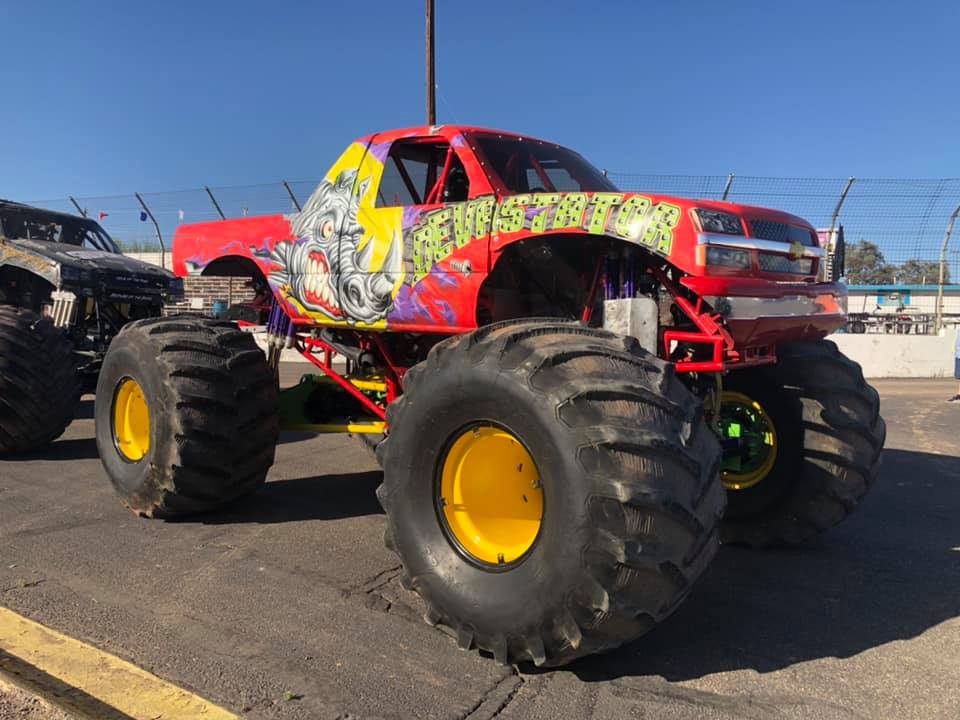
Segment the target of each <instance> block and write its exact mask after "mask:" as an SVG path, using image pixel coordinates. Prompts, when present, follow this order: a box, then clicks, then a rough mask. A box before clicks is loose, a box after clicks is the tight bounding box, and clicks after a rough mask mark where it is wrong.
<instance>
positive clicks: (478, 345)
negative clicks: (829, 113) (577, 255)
mask: <svg viewBox="0 0 960 720" xmlns="http://www.w3.org/2000/svg"><path fill="white" fill-rule="evenodd" d="M388 420H389V423H390V432H389V434H388V435H387V439H386V440H385V441H384V442H383V443H382V444H381V445H380V446H379V448H378V452H377V454H378V458H379V459H380V462H381V465H382V466H383V468H384V481H383V484H382V485H381V486H380V488H379V489H378V491H377V495H378V497H379V499H380V502H381V504H382V505H383V507H384V509H385V511H386V513H387V529H386V533H385V541H386V544H387V547H388V548H390V549H391V550H394V551H395V552H396V553H397V554H398V555H399V556H400V558H401V560H402V561H403V574H402V576H401V577H402V580H403V584H404V585H405V586H406V587H408V588H412V589H414V590H416V591H417V592H418V593H419V594H420V595H421V596H422V597H423V599H424V601H425V602H426V605H427V611H426V618H425V619H426V620H427V622H429V623H431V624H440V625H442V626H445V627H447V628H449V629H450V630H452V632H453V633H454V634H455V635H456V637H457V641H458V644H459V645H460V647H462V648H464V649H469V648H471V647H475V648H479V649H481V650H484V651H488V652H490V653H492V654H493V656H494V657H495V658H496V659H497V660H498V661H500V662H502V663H510V662H518V661H526V660H530V661H533V662H534V663H536V664H537V665H547V666H555V665H561V664H564V663H567V662H569V661H571V660H573V659H574V658H576V657H579V656H583V655H588V654H591V653H595V652H601V651H604V650H609V649H612V648H615V647H617V646H619V645H621V644H623V643H626V642H628V641H630V640H632V639H634V638H636V637H638V636H640V635H641V634H643V633H644V632H646V631H647V630H649V629H650V628H651V627H652V626H653V625H654V624H655V623H657V622H659V621H660V620H662V619H664V618H665V617H666V616H667V615H669V614H670V613H671V612H672V611H673V610H674V609H675V608H676V607H677V606H678V605H679V603H680V601H681V600H683V599H684V597H685V596H686V595H687V593H688V592H689V590H690V588H691V587H692V585H693V583H694V581H695V580H696V579H697V578H698V577H699V576H700V574H701V573H702V572H703V571H704V569H705V568H706V567H707V565H708V564H709V562H710V560H711V559H712V558H713V556H714V553H715V550H716V547H717V544H718V523H719V520H720V517H721V515H722V513H723V507H724V491H723V488H722V486H721V484H720V481H719V460H720V450H719V444H718V443H717V441H716V438H715V437H714V436H713V434H712V433H711V432H710V431H709V430H708V428H707V427H706V425H705V423H704V421H703V408H702V403H701V402H700V401H698V400H697V399H696V398H695V397H694V396H693V395H691V394H690V393H689V392H688V391H687V390H686V388H685V387H684V386H683V385H682V384H681V383H680V382H679V381H678V380H677V379H676V377H675V376H674V373H673V369H672V368H671V367H670V366H669V365H667V364H665V363H663V362H662V361H660V360H658V359H657V358H655V357H653V356H651V355H649V354H647V353H646V352H645V351H643V350H642V349H641V348H640V347H639V345H638V344H637V342H636V341H635V340H633V339H631V338H623V337H619V336H616V335H613V334H611V333H608V332H604V331H602V330H594V329H590V328H586V327H583V326H580V325H575V324H571V323H563V322H558V321H556V320H539V321H510V322H504V323H497V324H494V325H490V326H487V327H485V328H482V329H481V330H478V331H476V332H474V333H472V334H469V335H464V336H459V337H455V338H451V339H449V340H446V341H444V342H441V343H440V344H438V345H437V346H435V347H434V348H433V349H431V351H430V354H429V356H428V357H427V360H426V361H425V362H423V363H420V364H419V365H417V366H415V367H414V368H412V369H411V370H410V371H409V372H408V373H407V375H406V378H405V381H404V394H403V395H402V396H401V397H400V398H399V399H398V400H397V401H396V402H394V403H393V404H392V405H391V406H390V407H389V409H388ZM476 422H492V423H496V424H498V425H500V426H502V427H505V428H509V430H510V432H512V433H513V434H514V435H515V436H516V437H518V438H520V440H521V441H522V442H523V444H524V445H525V446H526V448H527V449H528V450H529V453H530V455H531V457H532V458H533V459H534V461H535V463H536V464H537V466H538V468H539V471H540V475H541V476H542V478H543V480H542V484H543V507H544V511H543V520H542V524H541V526H540V534H539V536H538V538H537V540H536V542H535V543H534V544H533V546H532V548H531V549H530V550H529V552H528V554H527V555H526V556H525V557H524V558H523V559H522V560H521V561H518V563H515V564H513V565H511V566H509V569H507V570H505V571H501V572H497V571H496V570H491V569H485V568H482V567H478V566H477V565H476V564H475V563H473V562H470V561H469V560H468V559H467V558H466V557H465V556H464V555H463V553H462V552H459V551H458V550H457V549H456V548H455V545H454V543H453V542H452V541H451V540H448V534H446V533H445V532H444V530H443V524H442V522H441V520H440V516H439V510H438V509H437V508H438V507H442V504H443V500H440V505H439V506H438V505H436V504H435V500H436V498H435V485H434V483H435V482H436V479H435V473H436V472H437V469H438V464H439V463H442V462H443V457H444V453H445V450H446V448H447V446H448V443H449V442H450V438H451V437H454V434H455V433H456V431H457V430H458V428H464V427H469V425H470V424H471V423H476Z"/></svg>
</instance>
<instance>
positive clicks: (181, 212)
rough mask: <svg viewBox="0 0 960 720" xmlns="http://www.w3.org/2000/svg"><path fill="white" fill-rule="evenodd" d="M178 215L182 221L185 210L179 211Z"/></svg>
mask: <svg viewBox="0 0 960 720" xmlns="http://www.w3.org/2000/svg"><path fill="white" fill-rule="evenodd" d="M177 214H178V215H179V216H180V219H181V220H183V210H177Z"/></svg>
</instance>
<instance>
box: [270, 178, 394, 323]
mask: <svg viewBox="0 0 960 720" xmlns="http://www.w3.org/2000/svg"><path fill="white" fill-rule="evenodd" d="M368 184H369V179H368V180H364V181H362V182H360V183H359V184H358V183H357V172H356V170H345V171H344V172H342V173H340V175H338V176H337V179H336V180H335V181H334V182H330V181H329V180H324V181H323V182H321V183H320V185H319V186H318V187H317V189H316V190H315V191H314V193H313V195H312V196H311V197H310V200H309V201H307V204H306V205H305V206H304V208H303V210H302V211H301V212H299V213H296V214H293V215H290V216H289V217H288V220H289V221H290V227H291V228H292V230H293V234H294V236H295V237H296V238H297V239H296V240H295V241H293V242H289V243H278V244H277V246H276V247H275V248H274V250H273V252H272V253H271V255H270V258H271V260H272V261H273V262H274V264H275V265H276V269H275V270H274V271H273V272H271V274H270V279H271V281H272V282H274V283H276V284H279V285H289V286H290V288H291V293H292V295H293V296H294V297H295V298H296V299H297V300H298V301H299V302H300V303H301V304H302V305H303V306H304V307H305V308H307V309H308V310H310V311H312V312H318V313H321V314H323V315H325V316H327V317H328V318H330V319H332V320H346V321H347V322H349V323H351V324H354V323H358V322H363V323H373V322H377V321H378V320H382V319H384V318H385V317H386V315H387V312H389V310H390V308H391V306H392V305H393V290H394V288H395V287H396V286H397V283H398V281H399V280H400V274H401V271H400V262H401V255H402V247H403V243H402V241H401V240H400V239H399V237H398V233H395V234H394V236H393V237H392V238H391V240H390V249H389V251H388V252H387V256H386V258H385V259H384V262H383V266H382V267H381V268H380V269H379V270H377V271H376V272H371V270H370V263H371V261H372V260H373V247H374V241H373V239H372V238H371V239H370V240H368V241H367V244H366V245H365V246H364V247H363V249H362V250H361V249H360V248H359V245H360V240H361V238H362V237H363V235H364V232H365V230H364V227H363V226H362V225H360V223H359V221H358V220H357V212H358V210H359V206H360V198H361V197H363V194H364V193H365V192H366V190H367V186H368Z"/></svg>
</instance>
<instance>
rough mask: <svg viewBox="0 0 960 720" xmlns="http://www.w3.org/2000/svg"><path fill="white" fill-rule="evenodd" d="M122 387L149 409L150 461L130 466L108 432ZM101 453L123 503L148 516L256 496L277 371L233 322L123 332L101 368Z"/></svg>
mask: <svg viewBox="0 0 960 720" xmlns="http://www.w3.org/2000/svg"><path fill="white" fill-rule="evenodd" d="M127 379H132V380H134V381H136V383H137V384H139V386H140V387H141V388H142V391H143V397H144V399H145V401H146V405H147V406H148V408H149V417H150V425H149V435H150V443H149V450H148V451H147V454H146V455H145V456H144V457H143V458H142V459H141V460H139V461H135V462H133V461H130V460H129V459H127V458H126V457H125V456H124V455H123V454H122V453H121V451H120V450H119V447H118V444H117V442H116V441H115V434H114V422H115V421H114V402H115V398H116V396H117V393H118V389H119V388H120V387H121V385H122V383H123V382H125V380H127ZM96 425H97V448H98V449H99V451H100V459H101V460H102V462H103V465H104V468H105V469H106V471H107V475H108V476H109V477H110V481H111V482H112V484H113V486H114V488H115V489H116V490H117V492H118V493H119V494H120V496H121V497H122V499H123V502H124V503H125V504H126V505H127V506H128V507H129V508H130V509H131V510H133V511H134V512H136V513H138V514H140V515H145V516H148V517H159V518H172V517H178V516H182V515H187V514H190V513H196V512H201V511H205V510H211V509H213V508H216V507H218V506H220V505H222V504H224V503H226V502H228V501H230V500H233V499H235V498H238V497H240V496H243V495H247V494H248V493H251V492H253V491H254V490H256V489H257V488H259V487H260V486H261V485H262V484H263V483H264V482H265V480H266V476H267V472H268V470H269V469H270V466H271V465H272V464H273V459H274V452H275V447H276V443H277V433H278V411H277V388H276V384H275V379H274V373H273V371H272V370H271V369H270V367H269V366H268V365H267V362H266V358H265V357H264V354H263V352H262V351H261V350H260V349H259V348H258V347H257V345H256V343H255V342H254V339H253V336H252V335H250V334H248V333H244V332H241V331H240V330H238V329H237V327H236V326H235V325H234V324H233V323H230V322H225V321H218V320H207V319H201V318H176V317H174V318H153V319H149V320H140V321H137V322H133V323H130V324H128V325H126V326H125V327H124V328H123V330H122V331H121V332H120V333H119V334H118V335H117V337H116V338H115V339H114V340H113V342H112V343H111V345H110V350H109V352H108V353H107V356H106V358H105V359H104V362H103V367H102V368H101V370H100V378H99V381H98V383H97V404H96Z"/></svg>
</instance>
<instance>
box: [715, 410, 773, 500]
mask: <svg viewBox="0 0 960 720" xmlns="http://www.w3.org/2000/svg"><path fill="white" fill-rule="evenodd" d="M717 425H718V426H719V429H720V440H721V442H722V444H723V461H722V463H721V465H720V470H721V477H722V480H723V486H724V487H725V488H726V489H727V490H747V489H748V488H752V487H754V486H756V485H758V484H760V483H761V482H763V480H764V478H766V477H767V475H769V474H770V471H771V470H772V469H773V466H774V464H775V463H776V461H777V431H776V428H775V427H774V425H773V420H771V419H770V416H769V415H768V414H767V411H766V410H764V408H763V406H762V405H760V403H758V402H757V401H756V400H754V399H752V398H751V397H749V396H747V395H744V394H743V393H739V392H730V391H724V393H723V395H722V397H721V399H720V413H719V416H718V418H717Z"/></svg>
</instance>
